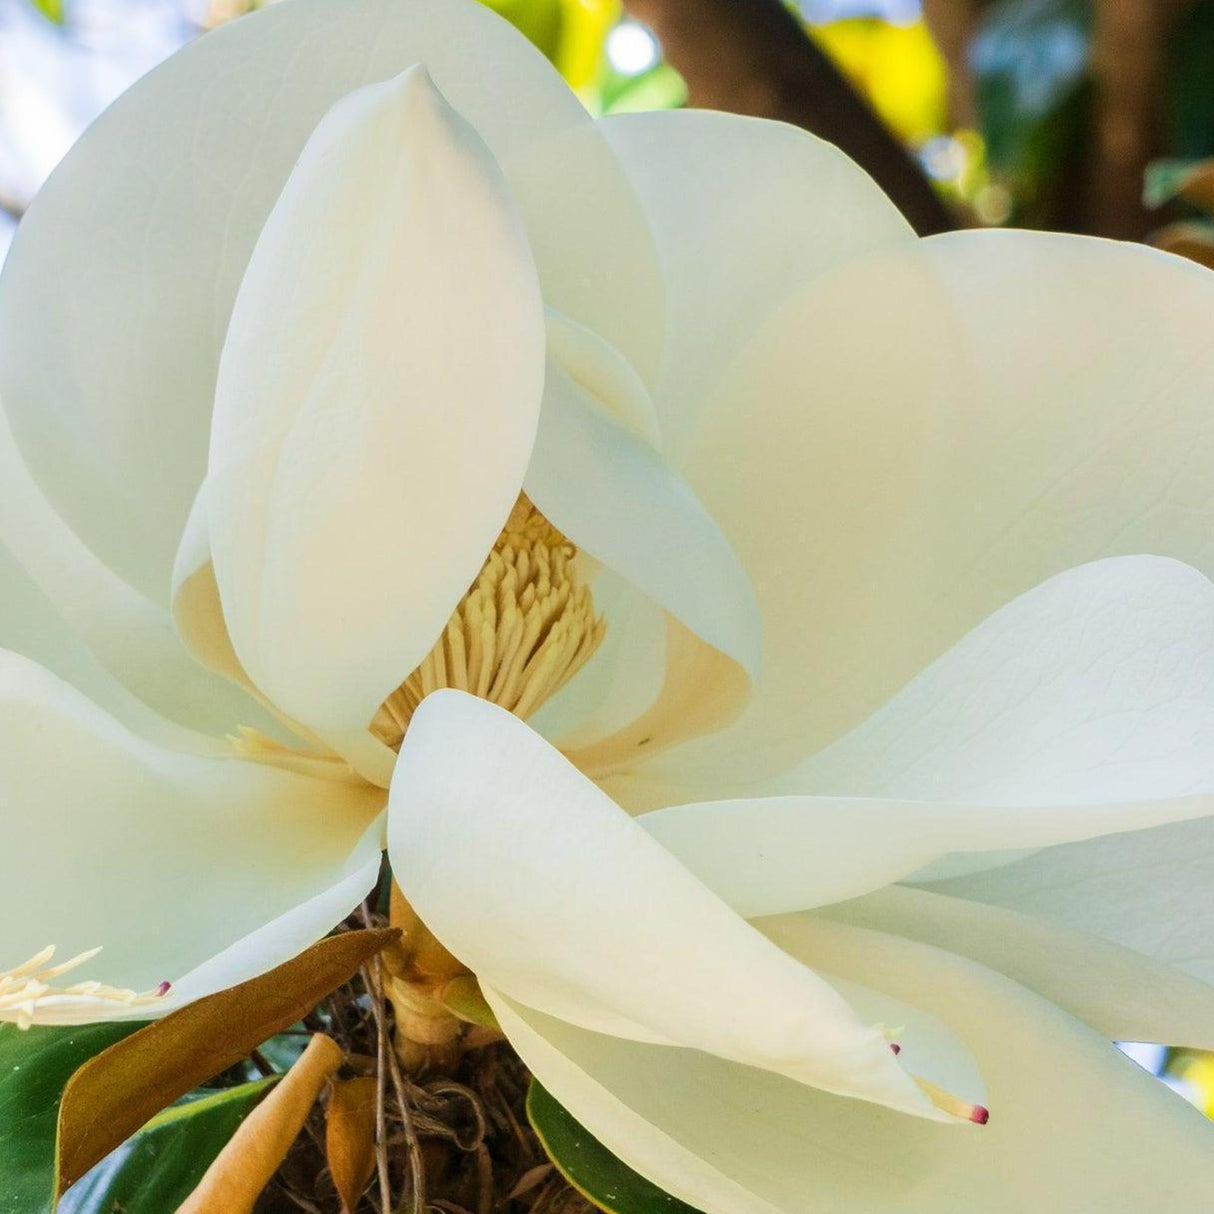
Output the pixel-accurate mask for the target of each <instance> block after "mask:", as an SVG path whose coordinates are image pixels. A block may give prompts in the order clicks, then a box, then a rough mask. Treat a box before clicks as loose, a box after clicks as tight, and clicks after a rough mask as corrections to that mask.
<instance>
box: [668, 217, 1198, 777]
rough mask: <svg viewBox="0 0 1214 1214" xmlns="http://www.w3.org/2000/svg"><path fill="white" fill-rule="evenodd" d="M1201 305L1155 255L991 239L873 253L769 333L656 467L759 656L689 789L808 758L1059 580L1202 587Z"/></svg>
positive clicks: (809, 294) (1034, 236) (1187, 270)
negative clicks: (987, 622)
mask: <svg viewBox="0 0 1214 1214" xmlns="http://www.w3.org/2000/svg"><path fill="white" fill-rule="evenodd" d="M1212 308H1214V275H1211V274H1210V273H1209V272H1208V271H1206V270H1204V269H1202V268H1200V267H1197V266H1194V265H1192V264H1190V263H1186V262H1182V261H1180V260H1179V259H1177V258H1172V257H1169V256H1167V255H1165V254H1161V253H1157V252H1155V251H1153V250H1150V249H1146V248H1142V247H1139V246H1130V245H1117V244H1113V243H1110V242H1104V241H1096V240H1090V239H1085V238H1081V237H1069V236H1060V235H1045V234H1038V233H1029V232H1011V231H1008V232H966V233H958V234H955V235H951V236H946V237H940V238H932V239H930V240H925V241H920V242H918V243H917V244H914V245H910V246H907V247H906V248H901V247H898V248H895V247H889V248H887V249H885V250H884V251H881V252H878V253H874V254H873V255H871V256H870V257H868V258H865V259H861V260H859V261H853V262H851V263H849V264H848V265H846V266H844V267H842V268H840V269H838V270H835V271H833V272H831V273H829V274H827V275H824V276H822V277H821V278H819V279H817V280H816V281H815V282H814V283H813V284H812V285H811V286H810V287H809V288H808V289H807V290H806V291H804V292H802V293H801V294H799V295H798V296H797V297H796V298H794V299H793V300H792V301H791V302H790V303H789V304H788V305H787V306H786V307H784V308H783V309H782V310H781V311H780V312H779V313H778V314H777V315H776V316H774V317H773V318H772V319H771V320H770V321H769V323H768V324H767V325H766V326H765V328H764V329H763V331H762V332H761V333H760V334H759V335H758V336H757V337H756V338H755V340H754V341H753V342H752V343H751V344H750V346H749V348H748V349H747V350H746V351H745V352H744V354H743V355H742V356H741V357H740V358H739V360H738V361H737V362H736V363H735V365H734V367H733V369H732V370H731V372H730V373H729V375H728V377H727V380H726V382H725V383H724V384H723V386H722V389H721V391H720V393H719V395H718V396H717V397H716V398H715V399H714V401H713V402H712V404H711V405H710V406H709V407H708V408H707V409H706V410H705V412H704V414H703V415H702V417H701V419H700V424H699V428H698V430H697V432H696V435H695V437H694V440H693V441H692V442H690V443H689V444H688V445H687V447H686V448H685V449H684V450H681V451H679V452H677V453H676V458H675V462H676V464H677V465H678V466H679V468H680V471H681V472H682V473H683V475H684V476H685V477H686V478H687V480H688V481H689V482H690V484H691V485H692V487H693V488H694V489H695V490H696V492H697V493H698V494H699V496H700V498H701V500H702V501H703V502H704V503H705V505H706V506H707V508H708V509H709V511H710V512H711V513H712V515H713V517H714V518H715V519H716V520H717V522H718V524H719V525H720V526H721V528H722V530H723V531H724V532H725V534H726V536H727V537H728V539H729V540H730V542H731V544H732V545H733V547H734V550H735V551H736V552H737V553H738V555H739V556H740V558H741V560H742V562H743V564H744V565H745V566H746V568H747V571H748V572H749V573H750V577H751V581H752V582H753V584H754V586H755V590H756V592H757V594H758V597H759V602H760V606H761V608H762V612H763V624H764V647H765V654H766V659H765V664H764V672H763V675H762V677H761V678H760V680H759V682H758V684H757V687H756V694H755V698H754V700H753V702H752V704H751V706H750V707H749V709H748V710H747V712H746V713H745V714H744V716H743V717H742V718H741V719H739V721H738V722H737V723H736V724H735V725H734V726H733V727H731V729H729V730H728V731H726V732H725V733H723V734H721V735H718V736H717V737H714V738H713V739H711V740H710V741H708V742H705V743H704V744H701V745H691V746H688V747H686V748H684V750H685V756H686V758H685V763H684V767H685V770H686V771H687V772H688V775H689V779H694V780H696V781H698V783H699V787H701V788H705V787H709V788H711V787H712V786H713V784H714V783H716V784H719V783H720V782H721V781H734V782H737V781H741V780H743V779H744V778H746V777H747V776H760V775H764V774H768V773H770V772H772V771H775V770H779V769H780V768H782V767H786V766H788V765H790V764H791V763H793V762H796V761H798V760H800V759H802V758H804V757H805V756H806V755H807V754H812V753H814V752H815V751H817V750H819V749H821V748H822V747H823V746H825V745H826V744H827V743H829V742H830V741H832V740H833V739H835V738H837V737H838V736H840V735H841V734H842V733H843V732H844V731H845V730H847V729H848V728H851V727H852V726H854V725H855V724H856V723H857V722H859V721H861V720H863V719H864V718H865V717H866V716H867V715H868V714H870V713H871V712H873V711H874V710H875V709H876V708H877V707H878V706H879V705H880V704H881V703H883V702H884V701H885V700H887V699H888V698H889V697H890V696H891V695H892V694H893V693H894V692H895V691H896V690H897V689H898V688H899V687H900V686H902V685H903V684H904V683H905V682H906V681H907V680H908V679H909V678H911V677H912V676H913V675H915V674H916V673H917V672H918V671H919V670H921V669H922V668H923V667H924V666H925V665H926V664H927V663H928V662H930V661H931V660H932V659H933V658H935V657H936V656H937V655H938V654H940V653H941V652H943V651H944V650H945V649H946V648H947V647H948V646H949V645H950V644H951V643H953V642H954V641H955V640H956V639H957V638H958V637H959V636H961V635H962V634H963V633H964V632H965V631H966V630H967V629H968V628H970V627H972V626H973V625H974V624H975V623H976V622H977V621H979V620H981V619H982V618H983V617H985V616H986V615H988V614H989V613H990V612H991V611H993V610H995V609H996V608H998V607H999V606H1000V605H1001V604H1003V603H1005V602H1007V601H1009V600H1010V599H1011V598H1012V597H1014V596H1015V595H1016V594H1019V593H1021V592H1022V591H1023V590H1025V589H1027V588H1028V587H1029V586H1032V585H1035V584H1036V583H1038V582H1040V581H1041V580H1043V579H1044V578H1046V577H1049V576H1051V575H1052V574H1054V573H1056V572H1058V571H1059V570H1061V569H1064V568H1067V567H1069V566H1073V565H1077V564H1080V563H1082V562H1084V561H1088V560H1092V559H1095V558H1098V557H1101V556H1106V555H1116V554H1121V553H1132V552H1142V551H1154V552H1158V553H1160V554H1162V555H1167V556H1173V557H1177V558H1179V559H1182V560H1185V561H1187V562H1188V563H1190V564H1193V565H1195V566H1196V567H1198V568H1199V569H1202V570H1203V571H1207V572H1208V571H1210V570H1211V569H1214V497H1211V495H1210V494H1209V492H1208V481H1209V476H1208V469H1209V467H1210V466H1211V464H1212V462H1214V448H1212V446H1211V444H1212V443H1214V428H1211V427H1210V426H1209V424H1208V413H1209V384H1210V382H1211V378H1212V377H1214V336H1212V335H1211V332H1210V328H1209V326H1208V325H1207V324H1206V323H1205V320H1204V318H1205V317H1206V316H1207V315H1209V314H1210V311H1211V309H1212ZM673 758H674V756H673V755H672V756H671V759H672V760H673Z"/></svg>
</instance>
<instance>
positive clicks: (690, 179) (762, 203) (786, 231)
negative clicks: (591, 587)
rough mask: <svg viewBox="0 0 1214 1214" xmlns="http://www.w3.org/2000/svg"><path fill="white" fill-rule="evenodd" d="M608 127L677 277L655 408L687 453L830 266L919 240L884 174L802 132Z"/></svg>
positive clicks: (735, 123)
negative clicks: (756, 347)
mask: <svg viewBox="0 0 1214 1214" xmlns="http://www.w3.org/2000/svg"><path fill="white" fill-rule="evenodd" d="M600 128H601V129H602V131H603V133H604V134H605V135H606V136H607V138H608V140H610V142H611V145H612V147H613V148H615V150H616V152H617V153H618V155H619V157H620V160H621V161H622V163H623V165H624V167H625V169H626V170H627V171H628V174H629V176H630V177H631V178H632V182H633V184H634V186H635V187H636V190H637V194H638V195H639V197H640V199H641V202H642V204H643V205H644V207H645V212H646V214H647V216H648V218H649V222H650V225H651V226H652V228H653V232H654V236H655V237H656V240H657V245H658V254H659V256H660V258H661V262H662V270H663V274H664V276H665V281H666V343H665V346H664V347H663V350H662V364H661V375H660V378H659V380H658V384H657V388H656V390H655V399H656V401H657V403H658V407H659V410H660V413H661V418H662V430H663V437H664V439H665V441H666V442H667V443H668V444H669V445H670V447H671V448H672V449H675V448H678V447H680V446H681V445H682V443H683V441H684V439H685V438H686V436H687V434H688V432H689V430H691V429H693V428H694V426H695V424H696V421H697V418H698V415H699V412H700V410H701V409H702V408H703V406H704V403H705V401H706V399H707V398H709V397H710V396H712V394H713V392H714V391H715V389H716V386H717V379H718V376H719V375H720V374H721V372H722V371H723V370H724V368H725V366H726V364H727V363H728V361H729V359H730V357H731V355H732V354H733V353H734V352H735V351H736V350H738V348H739V347H740V345H741V344H742V343H743V342H744V341H745V340H746V339H747V338H748V337H750V336H751V334H753V333H754V331H755V330H756V329H757V328H758V327H759V325H760V324H761V323H762V321H764V320H765V319H766V318H767V316H768V315H769V314H770V313H771V312H772V310H773V309H775V308H776V307H777V306H778V305H780V304H781V303H783V302H784V300H785V299H786V298H787V297H788V295H789V294H791V293H792V292H793V291H795V290H798V289H800V288H802V287H803V286H804V285H805V284H806V283H807V282H809V281H810V280H811V279H813V278H815V277H817V276H818V275H820V274H822V273H824V272H825V271H826V270H828V269H829V268H830V267H832V266H835V265H840V264H842V263H844V262H846V261H849V260H851V259H852V258H853V257H857V256H859V255H860V254H863V253H867V252H869V251H870V250H872V249H874V248H878V247H880V246H882V245H885V244H894V243H901V242H909V241H913V240H914V233H913V231H912V230H911V228H910V225H909V224H908V223H907V222H906V220H905V219H903V218H902V216H901V214H900V213H899V212H898V210H897V208H896V207H895V206H894V205H893V203H891V202H890V201H889V199H888V198H886V197H885V195H884V194H883V193H882V192H881V190H880V189H879V188H878V187H877V185H876V184H875V183H874V182H873V181H872V179H871V178H870V177H869V176H868V174H866V173H865V172H864V170H863V169H861V168H860V167H859V166H858V165H856V164H854V163H853V162H852V161H851V160H849V159H848V158H847V157H846V156H845V155H844V154H843V153H842V152H840V151H839V149H838V148H836V147H834V146H833V145H831V144H829V143H826V142H824V141H823V140H820V139H817V138H815V137H814V136H813V135H810V134H808V133H807V132H805V131H802V130H799V129H798V128H796V127H792V126H787V125H785V124H784V123H780V122H770V121H766V120H764V119H760V118H743V117H739V116H737V115H735V114H717V113H711V112H708V111H704V110H676V111H667V112H662V113H648V114H621V115H617V116H612V117H609V118H605V119H603V120H602V121H601V122H600Z"/></svg>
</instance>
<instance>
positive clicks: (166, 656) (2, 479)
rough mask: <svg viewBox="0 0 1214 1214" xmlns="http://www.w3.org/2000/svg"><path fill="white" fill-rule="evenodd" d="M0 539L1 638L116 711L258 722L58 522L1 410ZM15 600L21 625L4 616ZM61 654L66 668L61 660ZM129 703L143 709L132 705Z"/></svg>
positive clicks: (254, 712)
mask: <svg viewBox="0 0 1214 1214" xmlns="http://www.w3.org/2000/svg"><path fill="white" fill-rule="evenodd" d="M0 546H2V547H3V548H4V550H5V551H6V553H7V556H6V557H5V559H4V564H5V566H6V572H5V574H4V577H3V579H2V584H3V588H4V597H5V600H6V603H8V602H11V604H12V606H11V608H10V607H8V606H7V605H0V646H2V647H4V648H7V649H14V650H16V651H17V652H19V653H23V654H26V655H27V656H29V657H33V658H36V659H37V660H38V661H39V662H41V663H43V664H44V665H46V666H49V667H50V668H51V669H53V670H55V671H56V672H57V673H60V674H63V675H64V676H65V677H68V678H71V679H73V680H74V679H75V678H77V677H80V678H82V679H84V680H85V682H83V683H81V684H80V685H81V686H84V687H86V688H87V690H88V692H89V694H90V695H93V696H100V697H102V698H103V699H104V701H105V703H106V706H107V708H110V709H112V710H114V709H117V707H118V704H119V702H121V703H122V704H123V705H124V707H123V708H122V709H121V711H122V712H123V713H126V712H127V711H128V710H133V711H135V712H136V713H137V714H138V715H139V716H141V717H142V718H143V719H144V720H145V721H146V722H148V723H149V724H151V723H152V721H153V719H155V721H156V722H158V724H159V725H162V726H163V725H167V724H168V723H169V722H170V721H171V722H173V723H174V724H175V725H176V726H184V727H185V728H187V729H191V730H194V731H198V732H201V733H204V734H210V735H215V736H222V735H223V734H224V733H226V732H228V731H230V730H232V729H234V728H236V726H237V725H239V724H248V725H257V726H262V725H264V724H265V723H266V721H265V719H264V714H263V713H262V712H261V710H260V709H259V708H258V707H257V706H256V705H255V704H254V703H253V702H252V701H251V700H250V699H249V698H248V696H246V695H244V694H243V693H242V692H240V691H239V690H237V689H236V688H233V687H231V686H229V685H228V683H226V682H225V681H224V680H221V679H217V678H214V677H213V676H212V675H210V674H208V673H207V672H206V671H205V670H203V669H201V668H200V667H199V666H198V665H197V663H195V662H194V661H193V660H192V659H191V657H190V655H189V654H188V653H187V652H186V650H185V649H184V648H183V646H182V644H181V642H180V641H179V640H178V638H177V636H176V635H175V633H174V630H173V623H172V620H171V619H170V618H169V614H168V612H167V611H166V610H165V609H164V608H163V607H162V606H161V605H160V604H159V603H154V602H152V601H151V600H149V599H146V598H144V596H143V595H142V594H140V593H139V592H138V591H136V590H133V589H132V588H131V587H130V586H129V585H128V584H127V583H126V582H124V581H123V580H122V579H121V578H120V577H118V576H117V575H116V574H115V573H114V572H113V571H112V570H111V569H109V568H108V567H107V566H105V565H103V564H102V563H101V562H100V561H99V560H98V559H97V557H96V556H95V555H94V554H93V552H92V551H91V550H90V549H89V548H87V547H86V546H85V544H84V543H83V542H82V541H81V540H80V538H79V537H78V536H76V535H75V534H74V533H73V532H72V530H71V529H70V528H69V527H68V526H67V524H66V523H64V521H63V520H62V518H60V517H59V515H58V514H57V513H56V512H55V510H54V509H53V507H52V506H51V505H50V503H49V502H48V501H47V500H46V498H45V497H44V496H43V494H42V492H41V491H40V490H39V488H38V487H37V485H36V484H35V483H34V481H33V479H32V477H31V476H30V474H29V471H28V469H27V468H26V466H25V462H24V461H23V459H22V458H21V455H20V453H19V452H18V450H17V448H16V446H15V444H14V442H13V438H12V434H11V432H10V430H9V426H8V422H7V419H6V418H5V416H4V415H3V412H2V411H0ZM18 599H20V600H21V602H22V603H23V604H24V605H23V606H22V607H21V608H20V615H21V617H22V620H23V621H24V622H23V623H20V624H18V623H17V622H16V620H15V619H11V620H10V616H9V612H10V610H11V611H14V612H16V611H17V610H18V609H17V600H18ZM35 604H36V605H35ZM52 638H53V639H52ZM85 651H87V653H88V655H89V656H88V658H87V659H86V658H84V656H83V654H84V652H85ZM69 654H71V655H74V656H73V657H72V658H71V660H70V672H69V668H68V666H65V665H64V664H63V663H64V661H67V660H68V655H69ZM86 667H87V668H88V672H87V673H86ZM137 701H141V702H142V703H143V704H145V705H147V706H148V707H149V708H150V709H151V710H152V711H150V712H147V711H140V709H139V708H138V706H137ZM162 718H165V719H162ZM124 719H125V717H124Z"/></svg>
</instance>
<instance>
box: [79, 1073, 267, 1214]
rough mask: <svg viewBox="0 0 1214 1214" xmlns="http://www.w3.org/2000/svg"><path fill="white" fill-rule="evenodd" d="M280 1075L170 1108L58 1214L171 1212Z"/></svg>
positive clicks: (102, 1165)
mask: <svg viewBox="0 0 1214 1214" xmlns="http://www.w3.org/2000/svg"><path fill="white" fill-rule="evenodd" d="M276 1082H277V1077H274V1078H270V1079H262V1080H259V1081H258V1082H256V1083H245V1084H241V1085H240V1087H235V1088H225V1089H223V1090H221V1091H218V1092H213V1093H211V1094H210V1095H206V1096H202V1097H200V1098H197V1099H193V1100H188V1101H186V1102H184V1103H182V1104H177V1105H174V1106H173V1107H172V1108H169V1109H165V1110H164V1111H163V1112H162V1113H159V1114H157V1116H155V1117H153V1118H152V1120H151V1121H150V1122H148V1124H147V1125H146V1126H145V1127H144V1128H143V1129H142V1130H140V1132H139V1133H138V1134H136V1135H135V1136H134V1137H133V1138H131V1139H129V1140H128V1141H127V1142H125V1143H123V1145H122V1146H120V1147H119V1148H118V1149H117V1150H116V1151H114V1152H113V1154H111V1155H109V1156H107V1157H106V1158H105V1159H103V1160H102V1161H101V1162H100V1163H99V1164H98V1165H97V1166H96V1167H95V1168H93V1169H92V1171H90V1172H89V1173H88V1175H86V1176H85V1177H84V1178H83V1179H82V1180H79V1181H77V1182H76V1184H74V1185H73V1186H72V1187H71V1188H70V1189H69V1190H68V1191H67V1192H66V1193H65V1194H64V1195H63V1197H62V1198H60V1200H59V1209H58V1214H118V1212H119V1211H121V1214H165V1212H166V1211H168V1210H175V1209H177V1207H178V1206H179V1205H180V1204H181V1203H182V1202H183V1201H185V1199H186V1198H187V1197H188V1196H189V1195H190V1194H191V1193H192V1192H193V1191H194V1189H195V1187H196V1186H197V1184H198V1182H199V1181H200V1180H201V1179H202V1177H203V1174H204V1173H205V1172H206V1170H207V1168H208V1167H210V1165H211V1162H212V1161H213V1160H214V1158H215V1156H216V1155H218V1154H219V1152H220V1151H221V1150H223V1148H224V1146H225V1145H226V1143H227V1141H228V1139H230V1138H231V1137H232V1135H233V1134H234V1133H235V1132H236V1128H237V1126H239V1125H240V1123H241V1122H242V1121H243V1120H244V1119H245V1117H246V1116H248V1114H249V1112H250V1111H251V1110H252V1109H253V1107H254V1106H255V1105H256V1104H257V1102H258V1101H259V1100H260V1099H261V1098H262V1096H264V1095H265V1093H266V1090H267V1089H268V1088H269V1087H271V1086H272V1085H273V1084H274V1083H276Z"/></svg>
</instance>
